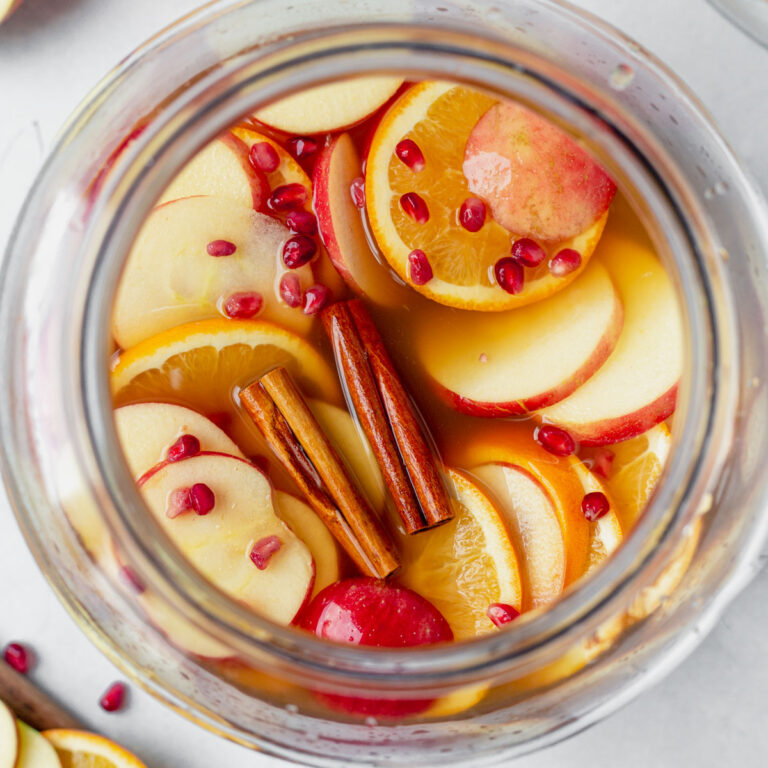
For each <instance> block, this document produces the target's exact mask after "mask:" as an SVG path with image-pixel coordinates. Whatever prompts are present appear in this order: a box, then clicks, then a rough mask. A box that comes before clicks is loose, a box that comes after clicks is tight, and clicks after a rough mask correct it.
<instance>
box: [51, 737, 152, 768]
mask: <svg viewBox="0 0 768 768" xmlns="http://www.w3.org/2000/svg"><path fill="white" fill-rule="evenodd" d="M43 736H45V738H46V739H47V740H48V742H49V743H50V744H51V745H52V746H53V748H54V749H55V750H56V753H57V754H58V756H59V760H60V761H61V768H147V767H146V766H145V765H144V763H142V762H141V760H139V759H138V758H137V757H136V756H135V755H132V754H131V753H130V752H128V751H126V750H125V749H123V748H122V747H121V746H119V745H117V744H115V743H114V742H113V741H110V740H109V739H105V738H104V737H103V736H98V735H96V734H95V733H86V732H85V731H72V730H69V729H65V728H57V729H54V730H51V731H43Z"/></svg>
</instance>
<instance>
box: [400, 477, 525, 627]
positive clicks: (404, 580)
mask: <svg viewBox="0 0 768 768" xmlns="http://www.w3.org/2000/svg"><path fill="white" fill-rule="evenodd" d="M449 475H450V478H451V480H452V482H453V484H454V486H455V488H456V492H457V499H458V500H457V503H456V517H454V519H453V520H451V521H450V522H449V523H446V524H444V525H441V526H440V527H439V528H433V529H432V530H430V531H424V532H423V533H419V534H415V535H413V536H404V537H401V539H400V552H401V555H402V560H403V568H402V571H401V572H400V574H399V576H398V580H399V582H400V583H401V584H403V585H404V586H406V587H410V588H411V589H413V590H415V591H416V592H418V593H419V594H420V595H422V596H423V597H425V598H426V599H427V600H429V601H430V602H431V603H433V604H434V605H435V607H436V608H437V609H438V610H439V611H440V612H441V613H442V614H443V616H445V618H446V619H447V621H448V623H449V624H450V625H451V629H452V630H453V635H454V638H455V639H456V640H467V639H470V638H473V637H477V636H478V635H482V634H487V633H488V632H492V631H493V630H494V627H493V624H492V623H491V621H490V619H489V618H488V617H487V615H486V611H487V609H488V606H489V605H490V604H491V603H506V604H508V605H513V606H515V607H516V608H517V609H518V610H520V607H521V604H522V586H521V580H520V568H519V565H518V561H517V555H516V554H515V550H514V548H513V547H512V542H511V540H510V538H509V534H508V533H507V530H506V528H505V527H504V523H503V520H502V517H501V515H500V514H499V512H498V511H497V509H496V507H495V506H494V505H493V503H492V502H491V501H490V500H489V499H488V497H487V496H486V495H485V494H484V493H483V492H482V491H481V490H480V489H479V488H478V487H477V486H476V485H475V483H474V482H472V481H471V480H470V479H469V477H468V476H467V475H465V474H464V473H463V472H460V471H458V470H455V469H454V470H450V471H449Z"/></svg>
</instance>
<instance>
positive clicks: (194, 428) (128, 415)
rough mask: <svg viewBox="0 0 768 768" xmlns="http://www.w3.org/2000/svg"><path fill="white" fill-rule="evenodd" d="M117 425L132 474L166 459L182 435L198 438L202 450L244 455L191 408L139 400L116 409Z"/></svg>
mask: <svg viewBox="0 0 768 768" xmlns="http://www.w3.org/2000/svg"><path fill="white" fill-rule="evenodd" d="M115 427H116V428H117V436H118V438H119V439H120V446H121V447H122V449H123V454H124V455H125V460H126V462H127V464H128V468H129V469H130V470H131V474H132V475H133V476H134V477H137V478H138V477H141V475H143V474H144V473H145V472H146V471H147V470H148V469H150V468H151V467H154V466H155V465H156V464H160V463H161V462H163V461H164V460H165V459H166V458H167V454H168V449H169V448H170V447H171V446H172V445H173V444H174V443H175V442H176V441H177V440H178V439H179V438H180V437H181V436H182V435H191V436H193V437H195V438H197V440H198V442H199V450H201V451H213V452H215V453H227V454H229V455H231V456H237V457H238V458H245V457H244V456H243V454H242V453H241V452H240V449H239V448H238V447H237V445H236V444H235V443H234V442H233V441H232V440H231V439H230V438H229V437H228V436H227V434H226V433H225V432H224V430H222V429H220V428H219V427H217V426H216V425H215V424H214V423H213V422H212V421H211V420H210V419H207V418H206V417H205V416H203V415H202V414H200V413H198V412H197V411H193V410H192V409H191V408H184V406H181V405H172V404H171V403H137V404H136V405H124V406H122V407H121V408H117V409H115Z"/></svg>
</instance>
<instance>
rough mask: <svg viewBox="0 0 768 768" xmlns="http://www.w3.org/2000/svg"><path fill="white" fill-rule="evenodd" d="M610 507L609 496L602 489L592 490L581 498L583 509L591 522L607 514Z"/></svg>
mask: <svg viewBox="0 0 768 768" xmlns="http://www.w3.org/2000/svg"><path fill="white" fill-rule="evenodd" d="M610 508H611V505H610V503H609V502H608V497H607V496H606V495H605V494H604V493H603V492H602V491H592V493H588V494H587V495H586V496H585V497H584V498H583V499H582V500H581V511H582V512H583V513H584V517H586V518H587V520H589V522H590V523H594V522H595V520H599V519H600V518H601V517H604V516H605V515H607V514H608V510H609V509H610Z"/></svg>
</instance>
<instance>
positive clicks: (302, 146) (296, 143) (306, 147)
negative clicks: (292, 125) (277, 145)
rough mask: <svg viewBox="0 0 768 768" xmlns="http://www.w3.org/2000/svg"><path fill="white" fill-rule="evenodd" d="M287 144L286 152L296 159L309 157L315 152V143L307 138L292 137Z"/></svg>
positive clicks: (316, 145)
mask: <svg viewBox="0 0 768 768" xmlns="http://www.w3.org/2000/svg"><path fill="white" fill-rule="evenodd" d="M287 143H288V150H289V151H290V152H291V154H292V155H293V156H294V157H296V158H300V157H309V156H310V155H314V154H315V152H317V147H318V144H317V142H316V141H315V140H314V139H310V138H309V137H307V136H294V137H293V138H292V139H288V142H287Z"/></svg>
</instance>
